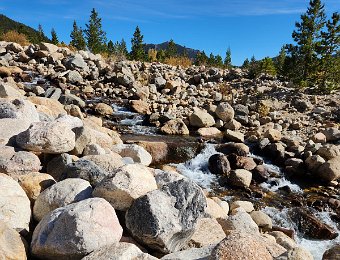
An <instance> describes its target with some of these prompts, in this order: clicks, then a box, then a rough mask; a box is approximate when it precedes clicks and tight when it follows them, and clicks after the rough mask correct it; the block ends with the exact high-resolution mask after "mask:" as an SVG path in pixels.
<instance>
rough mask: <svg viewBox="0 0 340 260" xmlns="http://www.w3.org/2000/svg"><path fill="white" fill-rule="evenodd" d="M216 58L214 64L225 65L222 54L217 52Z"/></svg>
mask: <svg viewBox="0 0 340 260" xmlns="http://www.w3.org/2000/svg"><path fill="white" fill-rule="evenodd" d="M214 60H215V62H214V66H216V67H219V68H222V67H223V59H222V57H221V55H219V54H217V55H216V56H215V59H214Z"/></svg>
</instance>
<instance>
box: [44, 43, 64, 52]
mask: <svg viewBox="0 0 340 260" xmlns="http://www.w3.org/2000/svg"><path fill="white" fill-rule="evenodd" d="M39 47H40V50H42V51H48V52H49V53H54V52H57V51H58V49H59V47H58V46H56V45H54V44H51V43H47V42H41V43H39Z"/></svg>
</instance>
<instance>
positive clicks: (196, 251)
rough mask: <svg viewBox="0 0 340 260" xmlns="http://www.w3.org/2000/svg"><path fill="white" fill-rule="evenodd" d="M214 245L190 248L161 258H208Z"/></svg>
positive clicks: (200, 259) (197, 259)
mask: <svg viewBox="0 0 340 260" xmlns="http://www.w3.org/2000/svg"><path fill="white" fill-rule="evenodd" d="M213 248H214V246H207V247H201V248H190V249H187V250H182V251H179V252H175V253H171V254H168V255H165V256H163V257H162V258H161V259H162V260H180V259H181V260H182V259H183V260H184V259H185V260H208V259H209V257H210V255H211V251H212V250H213Z"/></svg>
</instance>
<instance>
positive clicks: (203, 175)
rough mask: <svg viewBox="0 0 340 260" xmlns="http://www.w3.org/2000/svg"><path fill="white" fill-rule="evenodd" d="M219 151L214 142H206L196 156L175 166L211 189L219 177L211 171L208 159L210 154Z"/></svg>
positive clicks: (182, 172)
mask: <svg viewBox="0 0 340 260" xmlns="http://www.w3.org/2000/svg"><path fill="white" fill-rule="evenodd" d="M217 153H218V152H217V151H216V150H215V146H214V145H213V144H206V146H205V148H204V149H203V150H202V152H201V153H200V154H198V155H197V156H196V157H195V158H193V159H191V160H190V161H188V162H185V163H180V164H177V165H175V166H176V167H177V170H178V171H179V172H180V173H181V174H183V175H184V176H186V177H188V178H190V179H192V180H194V181H195V182H196V183H197V184H199V185H201V186H202V187H204V188H207V189H210V188H211V186H212V184H214V183H216V182H217V177H216V175H214V174H212V173H211V172H210V171H209V169H208V160H209V158H210V156H212V155H214V154H217Z"/></svg>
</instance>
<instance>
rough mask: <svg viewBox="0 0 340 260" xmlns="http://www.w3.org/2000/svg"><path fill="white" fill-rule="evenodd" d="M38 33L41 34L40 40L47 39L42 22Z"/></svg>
mask: <svg viewBox="0 0 340 260" xmlns="http://www.w3.org/2000/svg"><path fill="white" fill-rule="evenodd" d="M38 35H39V36H38V41H39V42H43V41H45V39H46V36H45V33H44V30H43V28H42V25H41V24H39V25H38Z"/></svg>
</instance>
